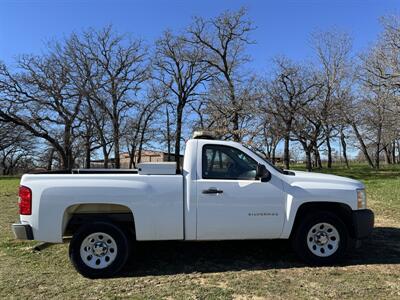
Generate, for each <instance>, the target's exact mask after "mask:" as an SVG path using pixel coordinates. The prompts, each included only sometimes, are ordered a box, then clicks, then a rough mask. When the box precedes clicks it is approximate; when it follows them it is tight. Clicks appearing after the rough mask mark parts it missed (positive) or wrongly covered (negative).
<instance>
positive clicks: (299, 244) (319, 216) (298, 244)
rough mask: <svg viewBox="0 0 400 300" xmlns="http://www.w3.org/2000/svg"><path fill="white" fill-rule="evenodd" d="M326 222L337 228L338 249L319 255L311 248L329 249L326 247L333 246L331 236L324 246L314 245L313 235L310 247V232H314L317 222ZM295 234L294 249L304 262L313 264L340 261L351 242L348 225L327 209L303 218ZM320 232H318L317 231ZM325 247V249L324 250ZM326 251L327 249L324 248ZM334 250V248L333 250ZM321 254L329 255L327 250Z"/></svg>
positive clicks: (292, 240) (293, 239) (328, 263)
mask: <svg viewBox="0 0 400 300" xmlns="http://www.w3.org/2000/svg"><path fill="white" fill-rule="evenodd" d="M321 223H325V224H328V225H331V226H332V227H333V228H334V229H336V231H337V233H338V235H339V239H336V238H335V240H336V241H337V243H336V245H335V247H336V250H335V252H334V253H332V254H329V256H324V257H322V256H318V255H317V254H315V253H313V252H312V250H311V249H310V248H313V250H314V252H318V251H320V252H321V253H322V250H321V248H324V249H327V248H326V247H328V246H329V247H330V248H333V247H332V245H330V244H329V241H330V238H328V242H326V243H325V244H324V245H323V246H319V245H314V246H315V247H314V246H312V243H313V242H311V237H310V247H309V242H308V240H307V239H308V234H309V233H310V234H313V233H312V229H314V228H315V226H316V225H317V224H321ZM294 230H295V231H294V234H293V236H292V238H291V243H292V247H293V249H294V251H295V252H296V254H297V256H299V257H300V258H301V259H302V260H303V261H304V262H306V263H307V264H309V265H313V266H322V265H332V264H335V263H337V262H339V261H340V259H341V258H343V256H344V254H345V253H346V250H347V249H348V244H349V234H348V230H347V228H346V225H345V224H344V223H343V221H342V220H341V219H340V218H339V217H338V216H336V215H335V214H333V213H330V212H327V211H319V212H315V213H312V214H309V215H306V216H305V218H304V219H303V220H301V221H300V224H299V225H298V226H297V228H295V229H294ZM317 233H318V232H317ZM332 239H333V237H332ZM324 249H323V250H324ZM324 251H325V250H324ZM331 251H334V250H331ZM319 255H328V254H327V253H326V252H324V253H322V254H319Z"/></svg>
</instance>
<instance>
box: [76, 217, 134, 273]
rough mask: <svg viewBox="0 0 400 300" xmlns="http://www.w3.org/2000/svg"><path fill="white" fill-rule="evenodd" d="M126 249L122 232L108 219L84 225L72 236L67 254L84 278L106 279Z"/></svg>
mask: <svg viewBox="0 0 400 300" xmlns="http://www.w3.org/2000/svg"><path fill="white" fill-rule="evenodd" d="M129 252H130V243H129V241H128V238H127V236H126V234H125V233H124V232H123V231H122V230H121V229H120V228H119V227H118V226H116V225H114V224H112V223H108V222H94V223H90V224H88V225H84V226H82V227H80V228H79V229H78V231H77V232H76V233H75V234H74V235H73V237H72V240H71V243H70V245H69V257H70V260H71V262H72V264H73V266H74V267H75V269H76V270H77V271H78V272H79V273H80V274H82V275H83V276H85V277H88V278H107V277H111V276H113V275H115V274H116V273H118V272H119V271H120V270H121V269H122V267H123V266H124V265H125V263H126V261H127V259H128V256H129Z"/></svg>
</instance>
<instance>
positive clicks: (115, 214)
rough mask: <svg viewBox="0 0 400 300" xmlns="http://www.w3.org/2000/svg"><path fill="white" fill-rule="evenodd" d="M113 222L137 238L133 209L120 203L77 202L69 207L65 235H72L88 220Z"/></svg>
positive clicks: (64, 224) (64, 223)
mask: <svg viewBox="0 0 400 300" xmlns="http://www.w3.org/2000/svg"><path fill="white" fill-rule="evenodd" d="M99 221H100V222H111V223H113V224H116V225H118V226H119V227H120V228H121V229H122V230H123V231H125V232H126V234H128V235H129V237H132V238H134V239H135V238H136V235H135V232H136V231H135V220H134V217H133V213H132V211H131V210H130V209H129V208H128V207H126V206H123V205H118V204H101V203H99V204H97V203H94V204H77V205H73V206H70V207H68V209H67V210H66V211H65V213H64V218H63V236H72V235H73V234H74V233H75V232H76V231H77V230H78V228H79V227H80V226H82V225H85V224H87V223H88V222H90V223H92V222H99Z"/></svg>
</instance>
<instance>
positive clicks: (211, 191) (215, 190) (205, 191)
mask: <svg viewBox="0 0 400 300" xmlns="http://www.w3.org/2000/svg"><path fill="white" fill-rule="evenodd" d="M223 192H224V191H223V190H219V189H217V188H214V187H211V188H209V189H208V190H203V194H222V193H223Z"/></svg>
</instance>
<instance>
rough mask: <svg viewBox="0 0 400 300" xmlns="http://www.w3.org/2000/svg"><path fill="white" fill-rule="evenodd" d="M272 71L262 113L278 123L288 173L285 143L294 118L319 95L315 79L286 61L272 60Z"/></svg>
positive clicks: (288, 158) (286, 145)
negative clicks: (281, 126)
mask: <svg viewBox="0 0 400 300" xmlns="http://www.w3.org/2000/svg"><path fill="white" fill-rule="evenodd" d="M274 62H275V65H276V71H275V74H274V75H273V78H272V81H270V82H267V83H266V87H265V101H266V103H265V110H266V111H267V112H269V113H271V114H272V115H273V116H274V117H275V118H276V120H277V122H279V123H282V125H283V127H284V130H283V139H284V153H283V161H284V165H285V168H286V169H289V162H290V157H289V143H290V138H291V134H292V132H293V130H295V129H294V125H293V124H294V121H295V118H296V114H297V113H298V112H300V111H301V110H302V109H304V108H305V107H306V106H307V104H308V103H309V102H311V101H314V100H315V98H316V97H317V96H318V95H319V94H320V90H321V84H320V81H319V78H318V76H317V75H316V74H315V73H314V72H311V71H309V70H306V69H305V68H304V67H302V66H301V65H299V64H296V63H293V62H292V61H290V60H289V59H287V58H278V59H275V61H274Z"/></svg>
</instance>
